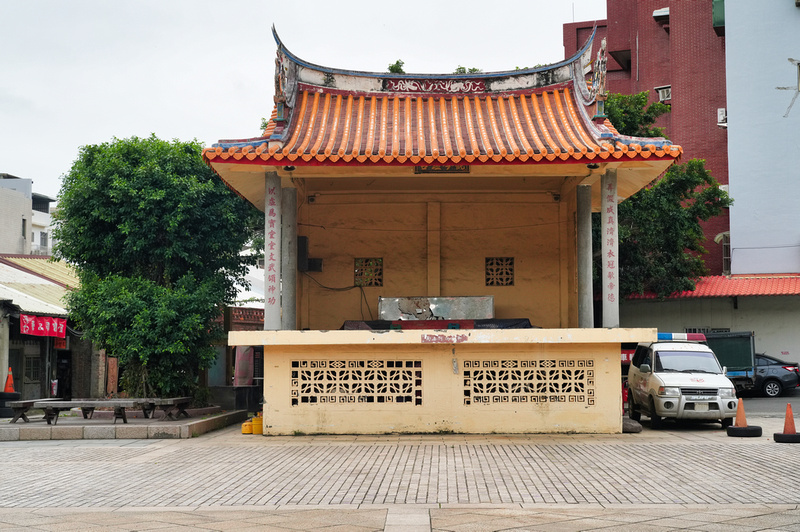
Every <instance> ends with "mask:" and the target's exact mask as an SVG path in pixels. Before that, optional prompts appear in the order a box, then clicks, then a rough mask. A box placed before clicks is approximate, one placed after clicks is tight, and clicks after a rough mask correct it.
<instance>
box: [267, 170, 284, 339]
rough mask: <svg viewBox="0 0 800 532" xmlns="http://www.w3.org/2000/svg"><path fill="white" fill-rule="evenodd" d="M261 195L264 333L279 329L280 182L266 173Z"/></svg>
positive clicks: (273, 175) (276, 176)
mask: <svg viewBox="0 0 800 532" xmlns="http://www.w3.org/2000/svg"><path fill="white" fill-rule="evenodd" d="M265 186H266V190H265V195H264V330H265V331H277V330H280V328H281V242H282V240H281V180H280V178H279V177H278V175H277V174H274V173H268V174H267V176H266V181H265Z"/></svg>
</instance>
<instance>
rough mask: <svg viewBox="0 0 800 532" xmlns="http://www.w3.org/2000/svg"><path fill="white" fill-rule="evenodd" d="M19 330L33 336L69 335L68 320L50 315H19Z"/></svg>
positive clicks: (62, 336)
mask: <svg viewBox="0 0 800 532" xmlns="http://www.w3.org/2000/svg"><path fill="white" fill-rule="evenodd" d="M19 332H20V333H22V334H30V335H33V336H55V337H56V338H64V337H65V336H66V335H67V320H66V319H64V318H51V317H50V316H30V315H27V314H20V315H19Z"/></svg>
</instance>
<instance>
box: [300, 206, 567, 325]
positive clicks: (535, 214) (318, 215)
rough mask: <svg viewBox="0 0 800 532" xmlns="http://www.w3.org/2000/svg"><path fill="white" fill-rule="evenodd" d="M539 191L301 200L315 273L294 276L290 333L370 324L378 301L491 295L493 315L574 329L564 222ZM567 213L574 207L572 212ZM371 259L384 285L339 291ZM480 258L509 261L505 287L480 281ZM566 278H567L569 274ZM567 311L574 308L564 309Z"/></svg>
mask: <svg viewBox="0 0 800 532" xmlns="http://www.w3.org/2000/svg"><path fill="white" fill-rule="evenodd" d="M570 209H571V208H570V207H569V204H567V203H561V202H559V201H556V200H554V198H553V196H552V195H551V194H543V193H538V194H536V193H530V194H525V193H519V192H516V193H485V194H467V193H457V192H454V193H452V194H442V193H438V194H437V193H428V194H422V193H416V194H414V193H398V194H394V195H393V194H389V193H385V194H361V195H358V194H357V195H345V194H340V195H325V196H321V197H318V198H315V201H314V202H313V203H310V202H308V201H305V202H301V207H300V213H299V216H298V220H299V221H300V224H299V228H298V232H299V234H300V235H305V236H308V237H309V255H310V256H311V257H313V258H321V259H323V271H322V272H310V273H309V274H308V275H309V276H310V277H312V278H313V279H314V280H313V281H312V280H311V279H309V278H308V277H307V276H304V275H301V276H300V279H299V283H300V287H299V291H298V294H299V304H298V316H299V321H300V323H299V327H300V328H308V329H338V328H339V327H341V325H342V323H343V322H344V321H345V320H361V319H377V318H378V316H377V310H378V309H377V302H378V298H379V297H405V296H409V297H411V296H484V295H491V296H494V302H495V317H497V318H529V319H530V320H531V323H532V324H533V325H535V326H540V327H569V326H574V325H576V324H577V309H576V307H577V292H576V290H574V286H573V285H574V283H573V282H572V279H571V277H574V265H573V262H574V257H575V252H574V249H573V248H574V246H575V239H574V231H570V230H569V226H570V224H571V223H572V221H573V219H574V213H571V212H570ZM572 210H573V211H574V208H572ZM357 257H361V258H365V257H381V258H383V261H384V286H383V287H381V288H376V287H365V288H364V291H363V297H362V293H361V290H360V289H352V290H349V291H343V290H329V289H326V288H323V287H322V286H321V285H324V286H325V287H328V288H346V287H352V286H353V284H354V276H353V269H354V259H355V258H357ZM486 257H514V260H515V279H514V286H501V287H490V286H486V284H485V276H484V268H485V258H486ZM570 271H572V272H573V273H572V274H570ZM573 308H574V309H573Z"/></svg>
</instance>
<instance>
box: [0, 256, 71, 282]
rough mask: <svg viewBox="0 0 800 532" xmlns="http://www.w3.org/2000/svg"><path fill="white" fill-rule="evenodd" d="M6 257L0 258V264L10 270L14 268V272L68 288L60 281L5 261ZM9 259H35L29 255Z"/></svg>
mask: <svg viewBox="0 0 800 532" xmlns="http://www.w3.org/2000/svg"><path fill="white" fill-rule="evenodd" d="M7 257H9V255H5V256H2V257H0V264H5V265H6V266H10V267H12V268H14V269H16V270H19V271H21V272H25V273H28V274H30V275H33V276H35V277H39V278H40V279H44V280H45V281H48V282H51V283H53V284H57V285H58V286H60V287H61V288H69V285H68V284H66V283H62V282H61V281H56V280H55V279H52V278H50V277H47V276H46V275H43V274H41V273H38V272H35V271H33V270H31V269H29V268H26V267H24V266H22V265H21V264H17V263H15V262H11V261H8V260H6V259H7ZM10 257H11V258H26V259H27V258H36V256H35V255H31V256H28V255H10Z"/></svg>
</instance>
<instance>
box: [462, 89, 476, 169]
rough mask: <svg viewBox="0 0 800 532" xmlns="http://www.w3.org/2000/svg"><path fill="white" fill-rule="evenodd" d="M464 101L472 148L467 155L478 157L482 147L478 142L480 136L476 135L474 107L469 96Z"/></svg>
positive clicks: (465, 118)
mask: <svg viewBox="0 0 800 532" xmlns="http://www.w3.org/2000/svg"><path fill="white" fill-rule="evenodd" d="M462 102H463V104H464V121H465V122H466V124H465V126H466V129H467V137H469V146H470V150H472V151H471V152H467V155H472V156H473V157H477V156H479V155H480V154H481V148H480V145H479V144H478V138H477V137H476V136H475V124H473V122H472V109H470V103H469V97H466V98H463V99H462ZM465 149H466V146H465Z"/></svg>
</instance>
